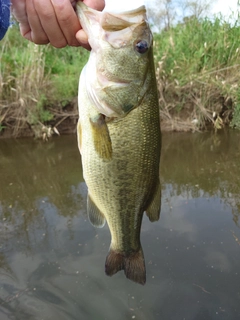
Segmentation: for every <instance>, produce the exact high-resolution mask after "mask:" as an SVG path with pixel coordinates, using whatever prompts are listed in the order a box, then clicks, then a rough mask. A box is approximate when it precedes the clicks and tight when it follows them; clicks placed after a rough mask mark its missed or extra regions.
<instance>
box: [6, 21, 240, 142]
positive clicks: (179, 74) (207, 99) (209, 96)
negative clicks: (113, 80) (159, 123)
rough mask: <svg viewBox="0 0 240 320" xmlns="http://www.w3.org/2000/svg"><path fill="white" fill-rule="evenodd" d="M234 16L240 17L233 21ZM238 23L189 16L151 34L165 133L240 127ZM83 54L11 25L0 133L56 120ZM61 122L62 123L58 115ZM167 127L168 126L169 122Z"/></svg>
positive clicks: (71, 94)
mask: <svg viewBox="0 0 240 320" xmlns="http://www.w3.org/2000/svg"><path fill="white" fill-rule="evenodd" d="M239 19H240V18H239ZM239 39H240V21H239V20H238V21H236V23H235V24H234V25H232V24H230V23H228V22H226V21H224V20H223V19H222V18H221V17H216V18H215V19H214V20H209V19H203V20H198V19H196V18H191V19H188V20H185V23H181V24H178V25H176V26H175V27H172V28H170V29H169V30H167V31H166V30H164V31H162V32H161V33H160V34H155V35H154V54H155V56H154V58H155V63H156V77H157V83H158V89H159V97H160V107H161V116H162V120H163V122H164V123H167V124H168V125H167V126H168V128H170V129H171V130H202V129H205V128H208V127H209V126H210V127H215V129H219V128H222V127H223V126H224V125H229V123H230V122H231V123H230V125H231V126H232V127H234V128H240V91H239V70H240V42H239ZM88 56H89V53H88V52H87V51H86V50H84V49H82V48H74V47H66V48H63V49H55V48H53V47H51V46H50V45H47V46H38V45H34V44H33V43H30V42H28V41H27V40H24V39H23V38H22V37H21V36H20V33H19V30H18V28H17V27H16V26H14V27H12V28H10V29H9V31H8V32H7V35H6V36H5V38H4V39H3V40H2V41H1V42H0V61H1V63H0V132H1V133H2V132H3V131H4V130H5V128H11V130H12V132H13V135H15V136H17V135H21V132H22V130H24V128H26V127H29V126H30V127H31V128H32V130H36V131H37V130H38V131H39V130H40V131H41V128H42V127H41V128H40V129H39V128H37V126H42V125H46V126H48V125H49V124H50V125H55V124H56V123H60V122H61V115H62V118H63V119H64V118H65V117H66V116H67V112H68V110H67V108H66V107H67V106H68V105H69V103H71V101H72V100H73V99H74V98H75V97H76V96H77V91H78V79H79V75H80V72H81V70H82V68H83V66H84V65H85V63H86V62H87V59H88ZM59 119H60V120H59ZM167 126H166V127H167Z"/></svg>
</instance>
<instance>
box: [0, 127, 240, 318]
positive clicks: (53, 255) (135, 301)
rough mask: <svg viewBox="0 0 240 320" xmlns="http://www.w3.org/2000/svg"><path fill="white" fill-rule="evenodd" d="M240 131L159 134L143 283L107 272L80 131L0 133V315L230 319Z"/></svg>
mask: <svg viewBox="0 0 240 320" xmlns="http://www.w3.org/2000/svg"><path fill="white" fill-rule="evenodd" d="M239 141H240V134H239V133H237V132H222V133H220V134H217V135H215V134H209V133H208V134H193V135H190V134H167V135H164V136H163V150H162V164H161V182H162V189H163V198H162V203H163V205H162V214H161V219H160V221H159V222H157V223H155V224H151V223H150V222H149V221H148V219H146V218H144V220H143V227H142V233H141V238H142V245H143V250H144V253H145V259H146V267H147V284H146V285H145V286H144V287H140V286H139V285H137V284H135V283H132V282H130V281H128V280H127V279H125V277H124V275H123V274H122V273H121V272H120V273H118V274H117V275H115V276H114V278H109V277H106V276H105V274H104V268H103V266H104V262H105V257H106V254H107V251H108V247H109V243H110V234H109V231H108V228H107V226H105V227H104V228H103V229H100V230H98V229H95V228H93V227H92V226H91V225H90V223H89V222H88V220H87V217H86V186H85V183H84V181H83V178H82V170H81V162H80V156H79V153H78V150H77V144H76V139H75V137H61V138H60V139H54V140H52V141H51V142H50V143H48V144H45V143H42V142H39V141H33V140H17V141H14V140H7V141H3V140H0V319H1V320H5V319H16V320H20V319H21V320H22V319H26V320H28V319H34V320H38V319H44V320H46V319H63V320H67V319H100V320H101V319H113V318H114V319H119V320H120V319H121V320H122V319H140V320H143V319H150V320H152V319H171V320H175V319H177V320H179V319H189V320H195V319H196V320H202V319H237V318H238V317H239V316H240V307H239V306H240V303H239V302H240V287H239V267H240V256H239V250H240V240H239V239H240V230H239V212H240V210H239V209H240V200H239V193H240V183H239V182H240V181H239V179H240V166H239V156H240V144H239Z"/></svg>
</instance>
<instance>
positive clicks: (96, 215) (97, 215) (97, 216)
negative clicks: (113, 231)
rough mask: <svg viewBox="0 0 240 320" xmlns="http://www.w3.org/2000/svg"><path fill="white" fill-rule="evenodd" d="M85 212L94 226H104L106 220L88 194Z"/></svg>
mask: <svg viewBox="0 0 240 320" xmlns="http://www.w3.org/2000/svg"><path fill="white" fill-rule="evenodd" d="M87 213H88V218H89V220H90V222H91V224H92V225H93V226H94V227H97V228H102V227H103V226H104V224H105V221H106V220H105V217H104V215H103V214H102V212H101V211H100V210H99V209H98V207H97V206H96V205H95V203H94V202H93V200H92V199H91V197H90V196H89V195H88V197H87Z"/></svg>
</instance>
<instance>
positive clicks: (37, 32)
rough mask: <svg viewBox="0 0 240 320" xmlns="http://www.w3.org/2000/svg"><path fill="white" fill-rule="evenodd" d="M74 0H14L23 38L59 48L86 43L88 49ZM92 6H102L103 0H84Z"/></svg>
mask: <svg viewBox="0 0 240 320" xmlns="http://www.w3.org/2000/svg"><path fill="white" fill-rule="evenodd" d="M76 2H77V1H72V0H12V13H13V15H14V16H15V17H16V19H17V21H18V22H19V25H20V32H21V34H22V36H23V37H24V38H26V39H27V40H30V41H32V42H34V43H36V44H47V43H49V42H50V43H51V44H52V45H53V46H54V47H56V48H63V47H65V46H67V45H69V46H83V47H84V48H87V49H89V44H88V40H87V35H86V34H85V32H84V31H83V30H82V28H81V25H80V22H79V19H78V17H77V15H76V13H75V11H74V6H75V5H76ZM83 2H84V3H85V4H86V5H88V6H89V7H91V8H93V9H96V10H102V9H103V8H104V6H105V1H104V0H83Z"/></svg>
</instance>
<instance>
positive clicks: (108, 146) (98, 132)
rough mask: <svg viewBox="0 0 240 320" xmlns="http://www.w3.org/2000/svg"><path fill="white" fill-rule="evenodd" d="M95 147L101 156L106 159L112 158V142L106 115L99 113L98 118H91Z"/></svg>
mask: <svg viewBox="0 0 240 320" xmlns="http://www.w3.org/2000/svg"><path fill="white" fill-rule="evenodd" d="M90 122H91V129H92V135H93V141H94V147H95V149H96V151H97V153H98V154H99V156H100V157H101V158H103V159H105V160H109V159H111V158H112V142H111V138H110V135H109V131H108V127H107V124H106V122H105V117H104V115H102V114H98V115H97V117H96V118H90Z"/></svg>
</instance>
